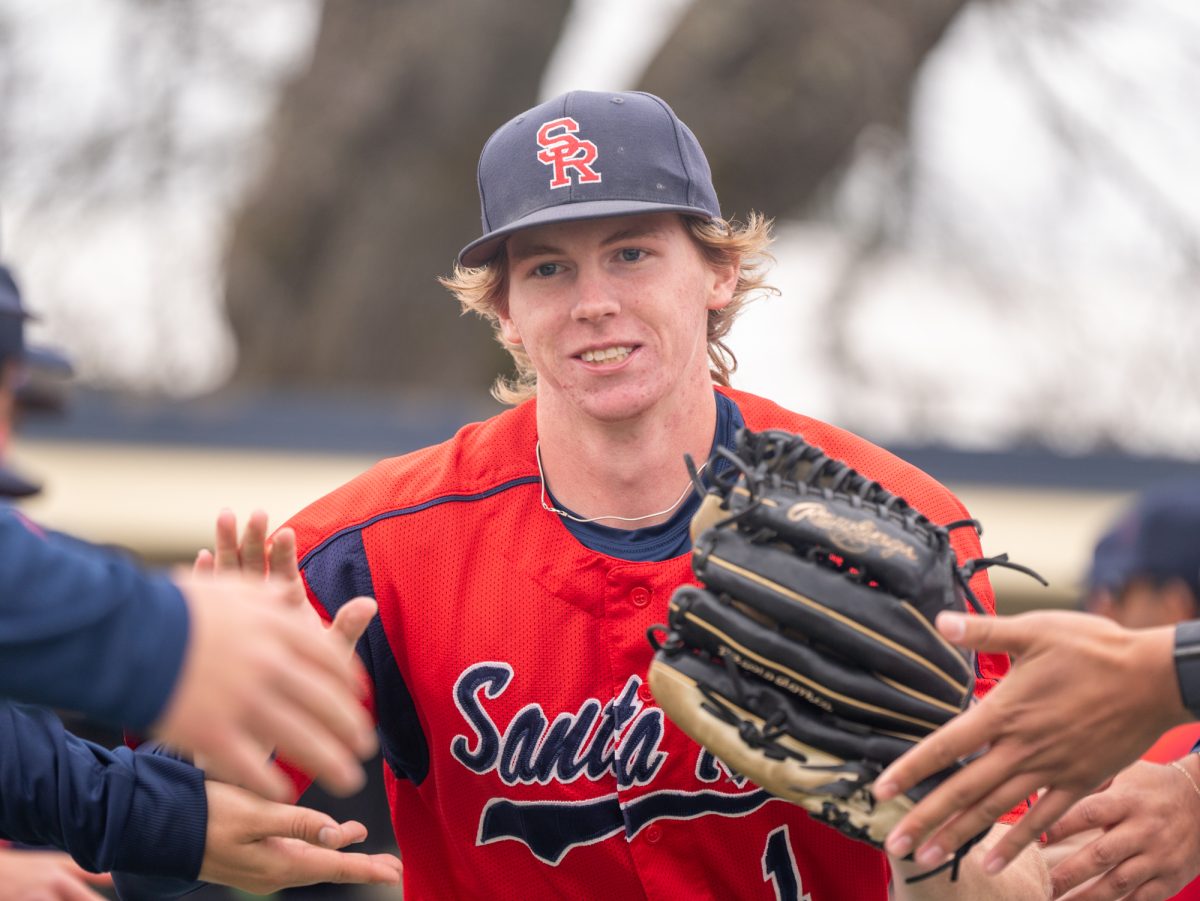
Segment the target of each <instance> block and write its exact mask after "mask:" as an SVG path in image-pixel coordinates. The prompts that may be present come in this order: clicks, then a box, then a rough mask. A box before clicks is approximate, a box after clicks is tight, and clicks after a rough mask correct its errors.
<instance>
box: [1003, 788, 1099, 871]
mask: <svg viewBox="0 0 1200 901" xmlns="http://www.w3.org/2000/svg"><path fill="white" fill-rule="evenodd" d="M1026 797H1028V796H1026ZM1078 799H1079V797H1078V795H1076V794H1073V793H1071V792H1067V791H1064V790H1062V789H1051V790H1050V791H1048V792H1046V793H1045V794H1044V795H1042V796H1041V797H1040V798H1038V800H1037V802H1036V803H1034V805H1033V807H1031V808H1030V809H1029V811H1028V812H1027V813H1026V814H1025V816H1023V817H1021V819H1020V820H1019V821H1017V823H1015V824H1014V825H1013V827H1012V828H1011V829H1009V830H1008V831H1007V832H1005V834H1004V835H1003V836H1001V838H1000V840H999V841H997V842H996V844H995V845H993V846H992V848H990V849H989V850H988V852H987V854H986V855H984V858H983V869H984V871H985V872H987V873H999V872H1000V871H1001V870H1003V869H1004V868H1005V867H1006V866H1008V865H1009V864H1010V863H1012V862H1013V861H1014V860H1016V858H1017V855H1018V854H1020V853H1021V851H1022V850H1023V849H1024V848H1025V847H1026V846H1027V845H1029V844H1031V843H1033V842H1036V841H1037V840H1038V837H1039V836H1040V835H1041V834H1042V833H1043V832H1045V831H1046V830H1047V829H1049V828H1050V826H1052V825H1053V824H1054V822H1055V820H1057V819H1058V818H1059V817H1061V816H1062V815H1063V814H1064V813H1066V812H1067V811H1068V810H1069V809H1070V807H1071V805H1072V804H1074V803H1075V802H1076V801H1077V800H1078Z"/></svg>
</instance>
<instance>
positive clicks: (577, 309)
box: [571, 267, 621, 322]
mask: <svg viewBox="0 0 1200 901" xmlns="http://www.w3.org/2000/svg"><path fill="white" fill-rule="evenodd" d="M574 287H575V298H574V304H573V305H572V308H571V315H572V316H573V317H574V318H575V319H577V320H579V321H580V322H598V321H599V320H601V319H604V318H606V317H608V316H615V315H616V314H617V313H618V312H619V311H620V309H621V303H620V300H619V298H618V296H617V294H616V291H615V290H614V289H615V286H614V285H612V284H611V282H610V281H609V280H608V279H606V278H605V277H604V274H603V272H599V271H597V270H596V269H595V268H592V267H583V268H581V269H580V270H579V274H578V276H577V277H576V279H575V285H574Z"/></svg>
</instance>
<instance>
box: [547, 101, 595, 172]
mask: <svg viewBox="0 0 1200 901" xmlns="http://www.w3.org/2000/svg"><path fill="white" fill-rule="evenodd" d="M577 131H579V123H578V122H576V121H575V120H574V119H572V118H571V117H570V116H564V117H562V118H561V119H551V120H550V121H549V122H544V123H543V124H542V127H541V128H539V129H538V133H537V141H538V146H539V147H541V148H542V149H541V150H540V151H539V152H538V155H537V158H538V159H539V160H541V161H542V162H543V163H545V164H546V165H547V166H552V167H553V168H554V177H553V178H551V179H550V187H551V188H565V187H567V185H569V184H571V177H570V176H569V175H568V174H567V172H568V171H569V170H571V169H574V170H575V172H576V173H578V175H579V184H581V185H582V184H588V183H590V182H597V181H600V173H599V172H597V171H596V170H595V169H593V168H592V163H594V162H596V156H597V154H598V152H599V151H598V150H597V149H596V145H595V144H593V143H592V142H591V141H585V140H581V139H580V138H577V137H575V133H576V132H577Z"/></svg>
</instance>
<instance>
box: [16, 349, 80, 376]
mask: <svg viewBox="0 0 1200 901" xmlns="http://www.w3.org/2000/svg"><path fill="white" fill-rule="evenodd" d="M25 365H26V366H28V367H29V368H30V369H36V370H37V371H38V372H44V373H46V374H47V375H56V376H61V377H63V378H68V377H70V376H72V375H74V374H75V367H74V366H72V365H71V360H70V358H69V357H67V355H66V354H64V353H63V352H62V351H58V350H54V349H53V348H50V347H29V346H26V347H25Z"/></svg>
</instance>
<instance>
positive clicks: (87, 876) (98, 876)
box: [78, 867, 113, 888]
mask: <svg viewBox="0 0 1200 901" xmlns="http://www.w3.org/2000/svg"><path fill="white" fill-rule="evenodd" d="M78 875H79V878H80V879H82V880H83V881H84V882H86V883H87V884H88V885H94V886H97V887H99V888H112V884H113V880H112V874H111V873H89V872H88V871H87V870H85V869H83V867H79V874H78Z"/></svg>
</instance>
